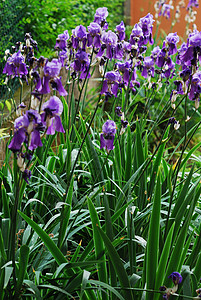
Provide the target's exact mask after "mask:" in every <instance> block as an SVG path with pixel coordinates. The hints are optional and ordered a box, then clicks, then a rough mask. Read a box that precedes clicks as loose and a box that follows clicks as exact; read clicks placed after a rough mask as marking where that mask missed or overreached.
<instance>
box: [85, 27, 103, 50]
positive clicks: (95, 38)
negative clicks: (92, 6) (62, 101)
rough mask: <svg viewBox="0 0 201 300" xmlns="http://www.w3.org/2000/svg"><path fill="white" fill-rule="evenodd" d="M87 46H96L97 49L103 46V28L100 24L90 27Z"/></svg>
mask: <svg viewBox="0 0 201 300" xmlns="http://www.w3.org/2000/svg"><path fill="white" fill-rule="evenodd" d="M87 28H88V34H87V41H88V42H87V46H88V47H90V46H94V47H95V48H96V49H97V48H100V46H101V27H100V25H99V24H98V23H96V22H92V23H91V24H90V25H89V26H88V27H87Z"/></svg>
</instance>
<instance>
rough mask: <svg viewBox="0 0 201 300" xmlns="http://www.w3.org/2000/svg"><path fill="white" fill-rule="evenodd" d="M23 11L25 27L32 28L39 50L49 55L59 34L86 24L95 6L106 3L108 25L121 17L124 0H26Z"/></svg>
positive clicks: (27, 30)
mask: <svg viewBox="0 0 201 300" xmlns="http://www.w3.org/2000/svg"><path fill="white" fill-rule="evenodd" d="M25 1H26V4H27V9H26V14H25V16H24V18H23V20H22V23H23V24H24V27H25V31H26V32H31V33H32V36H33V38H34V39H35V40H36V41H37V42H38V45H39V52H40V54H43V55H44V56H48V55H49V54H50V53H51V52H52V49H53V48H54V45H55V41H56V38H57V36H58V34H60V33H62V32H63V31H64V30H66V29H67V30H71V29H73V28H75V27H76V26H78V25H80V24H82V25H84V26H87V25H89V24H90V22H92V21H93V19H94V14H95V11H96V9H97V8H98V7H103V6H106V7H107V8H108V11H109V16H108V18H107V20H108V23H109V24H110V29H114V28H115V26H116V25H117V24H118V22H119V23H120V22H121V20H122V19H123V0H113V1H112V2H111V3H110V2H109V1H105V0H97V1H95V0H88V1H81V0H69V1H66V0H34V1H29V0H25Z"/></svg>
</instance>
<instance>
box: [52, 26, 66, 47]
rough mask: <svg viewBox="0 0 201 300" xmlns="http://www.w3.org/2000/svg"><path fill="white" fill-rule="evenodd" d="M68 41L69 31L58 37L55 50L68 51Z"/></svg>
mask: <svg viewBox="0 0 201 300" xmlns="http://www.w3.org/2000/svg"><path fill="white" fill-rule="evenodd" d="M68 39H69V34H68V30H65V31H64V33H62V34H59V35H58V38H57V39H56V45H55V47H54V48H55V49H61V50H66V47H67V40H68Z"/></svg>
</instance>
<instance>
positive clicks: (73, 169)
mask: <svg viewBox="0 0 201 300" xmlns="http://www.w3.org/2000/svg"><path fill="white" fill-rule="evenodd" d="M107 64H108V59H107V61H106V66H105V70H104V75H103V78H102V83H101V89H102V85H103V81H104V78H105V73H106V70H107ZM100 99H101V94H100V95H99V98H98V102H97V105H96V108H95V110H94V113H93V115H92V118H91V120H90V122H89V125H88V127H87V130H86V133H85V135H84V138H83V140H82V143H81V145H80V148H79V151H78V153H77V156H76V159H75V162H74V164H73V168H72V170H71V174H70V178H69V181H68V182H67V188H66V193H65V194H64V197H66V195H67V194H68V189H69V186H70V183H71V180H72V177H73V174H74V171H75V167H76V164H77V161H78V157H79V155H80V153H81V151H82V147H83V145H84V143H85V140H86V137H87V135H88V133H89V130H90V128H91V124H92V123H93V120H94V118H95V115H96V113H97V110H98V107H99V102H100Z"/></svg>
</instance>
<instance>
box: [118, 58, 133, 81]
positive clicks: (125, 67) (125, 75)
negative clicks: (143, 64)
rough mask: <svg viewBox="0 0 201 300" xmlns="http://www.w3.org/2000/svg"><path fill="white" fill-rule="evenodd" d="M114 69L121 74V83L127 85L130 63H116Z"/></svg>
mask: <svg viewBox="0 0 201 300" xmlns="http://www.w3.org/2000/svg"><path fill="white" fill-rule="evenodd" d="M116 68H117V69H118V70H119V71H120V72H121V73H122V74H123V82H124V84H126V85H128V82H129V79H130V72H131V62H129V61H126V62H125V63H121V62H117V63H116Z"/></svg>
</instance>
